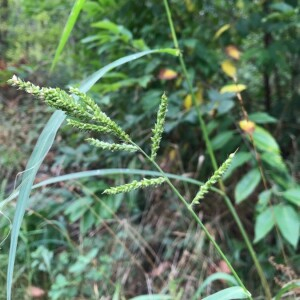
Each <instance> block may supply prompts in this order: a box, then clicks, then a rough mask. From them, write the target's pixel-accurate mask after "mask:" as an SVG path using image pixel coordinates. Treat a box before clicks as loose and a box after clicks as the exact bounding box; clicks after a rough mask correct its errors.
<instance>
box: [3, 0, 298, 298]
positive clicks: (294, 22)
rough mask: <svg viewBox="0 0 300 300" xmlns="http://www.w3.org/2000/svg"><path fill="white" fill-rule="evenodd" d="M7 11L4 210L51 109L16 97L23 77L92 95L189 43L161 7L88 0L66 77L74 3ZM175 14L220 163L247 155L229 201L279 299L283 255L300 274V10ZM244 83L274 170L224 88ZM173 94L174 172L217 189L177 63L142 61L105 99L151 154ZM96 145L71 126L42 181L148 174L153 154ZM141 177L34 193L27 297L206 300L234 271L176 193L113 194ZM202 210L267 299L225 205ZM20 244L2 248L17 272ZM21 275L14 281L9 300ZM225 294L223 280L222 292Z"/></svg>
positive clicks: (27, 231)
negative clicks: (196, 299) (67, 31)
mask: <svg viewBox="0 0 300 300" xmlns="http://www.w3.org/2000/svg"><path fill="white" fill-rule="evenodd" d="M0 4H1V10H0V15H1V26H0V53H1V57H0V84H1V85H0V86H1V92H0V97H1V98H0V107H1V111H2V113H1V116H0V120H1V123H0V126H1V127H0V164H1V169H0V176H1V190H0V197H1V199H4V198H5V195H7V194H9V192H11V191H12V189H13V187H14V185H15V184H16V183H17V182H18V178H17V177H16V174H17V173H18V172H20V171H23V170H24V168H25V164H26V160H27V158H28V157H29V155H30V152H31V151H32V148H33V145H34V143H35V141H36V139H37V137H38V134H39V132H40V131H41V129H42V128H43V126H44V124H45V123H46V120H47V119H48V117H49V116H50V113H51V111H50V109H48V108H46V107H45V106H44V105H43V104H42V103H39V102H37V101H36V100H33V99H32V98H31V97H28V96H26V95H23V94H20V93H19V92H16V91H15V90H14V89H12V88H10V87H9V86H7V85H6V83H5V82H6V80H7V79H9V78H10V77H11V76H12V74H17V75H18V76H20V77H22V78H24V79H26V80H31V81H33V82H35V83H37V84H40V85H46V86H59V87H62V88H65V87H66V86H68V85H73V86H74V85H75V86H76V85H78V83H79V82H80V81H81V80H83V79H84V78H86V77H87V76H88V75H90V74H91V73H93V72H95V71H96V70H97V69H99V68H101V67H103V66H105V65H107V64H108V63H110V62H112V61H114V60H116V59H118V58H121V57H123V56H125V55H128V54H132V53H135V52H138V51H143V50H146V49H155V48H165V47H173V42H172V38H171V34H170V29H169V26H168V22H167V18H166V15H165V11H164V6H163V4H162V1H161V0H145V1H138V0H130V1H129V0H118V1H116V0H93V1H86V2H85V4H84V8H83V12H82V13H81V15H80V18H79V20H78V21H77V23H76V26H75V28H74V30H73V33H72V36H71V38H70V40H69V41H68V44H67V46H66V47H65V49H64V51H63V53H62V57H61V59H60V61H59V62H58V65H57V66H56V68H55V69H54V71H53V72H52V73H49V69H50V65H51V62H52V60H53V57H54V52H55V49H56V47H57V44H58V41H59V38H60V36H61V33H62V28H63V26H64V24H65V22H66V20H67V17H68V15H69V12H70V10H71V8H72V5H73V1H70V0H64V1H46V0H45V1H33V0H1V1H0ZM170 5H171V10H172V15H173V19H174V23H175V30H176V32H177V34H178V38H179V44H180V49H181V51H182V54H183V56H184V59H185V61H186V64H187V68H188V74H189V76H190V78H191V80H192V83H193V87H194V92H195V94H196V98H197V101H198V103H199V104H200V107H201V112H202V114H203V117H204V119H205V121H206V124H207V127H208V130H209V136H210V138H211V140H212V146H213V149H214V151H215V153H216V156H217V160H218V163H219V164H220V163H222V162H223V161H224V160H225V159H226V157H227V156H228V154H229V153H231V152H234V151H235V150H236V149H237V148H238V147H239V152H238V154H237V157H236V160H235V161H234V163H233V165H232V167H231V168H230V170H229V171H228V172H227V174H226V176H225V184H226V187H227V192H228V195H230V196H232V199H234V201H235V205H236V209H237V211H238V213H239V215H240V217H241V219H242V221H243V223H244V224H245V226H246V228H247V231H248V233H249V235H250V236H251V237H253V239H254V242H255V248H256V250H257V252H258V253H259V258H260V260H261V263H262V264H263V266H264V270H265V272H266V275H267V277H268V280H269V283H270V284H271V286H272V289H273V290H274V291H276V290H277V289H279V284H280V283H286V282H289V281H291V280H292V279H294V278H293V276H292V275H291V273H289V272H288V271H286V272H285V273H284V272H282V271H281V272H280V271H279V270H277V269H276V266H275V265H274V264H273V265H272V264H271V263H270V262H269V258H270V257H271V256H274V257H275V261H277V262H280V263H283V264H284V265H285V266H286V268H287V270H292V269H293V268H294V270H293V272H295V273H296V272H297V271H299V270H297V269H296V266H297V263H298V266H299V254H297V252H296V250H297V245H298V238H299V228H300V224H299V210H298V208H299V205H300V198H299V195H300V187H299V185H298V183H297V182H299V179H300V173H299V159H300V155H299V146H300V145H299V143H300V141H299V138H297V137H298V136H299V129H300V117H299V111H300V107H299V103H300V90H299V86H300V85H299V72H300V71H299V56H300V35H299V30H300V29H299V26H300V20H299V5H298V1H297V0H286V1H276V0H273V1H263V0H261V1H259V0H257V1H247V0H229V1H224V0H216V1H206V0H199V1H195V0H184V1H183V0H172V1H170ZM232 72H233V73H232ZM235 73H236V74H235ZM232 74H234V75H232ZM233 77H234V78H237V82H238V83H239V84H243V85H245V88H246V89H245V90H244V91H243V92H242V97H243V103H244V106H245V109H246V111H247V112H248V114H249V118H250V120H251V121H252V122H254V123H255V126H256V129H255V131H254V133H253V139H254V142H255V145H256V150H257V153H258V156H259V159H257V157H256V155H255V153H254V151H253V148H252V146H251V141H250V140H249V138H248V135H247V130H249V128H248V129H247V128H245V127H243V126H242V125H241V123H239V122H240V120H242V119H243V115H242V111H241V106H240V105H239V101H238V99H237V97H236V94H235V93H234V89H233V90H232V86H231V90H230V89H229V92H225V93H224V92H223V91H224V90H223V91H222V88H224V87H225V86H228V85H235V82H234V80H233ZM163 91H166V93H167V95H168V97H169V102H170V104H169V110H168V115H167V120H166V130H165V135H164V139H163V142H162V147H161V150H160V155H159V163H160V165H161V166H162V167H163V169H164V170H165V171H166V172H170V173H175V174H184V175H186V176H189V177H193V178H197V179H199V180H202V181H205V180H206V179H207V178H208V177H209V176H210V175H211V174H212V167H211V163H210V160H209V158H208V154H207V152H206V149H205V143H204V140H203V136H202V133H201V130H200V128H199V124H198V118H197V115H196V113H195V109H194V108H193V104H192V101H191V95H190V94H189V91H188V87H187V82H186V80H185V78H184V76H183V73H182V70H181V69H180V65H179V63H178V61H177V59H176V58H174V57H168V56H146V57H143V58H142V59H139V60H136V61H133V62H131V63H130V64H127V65H124V66H122V68H119V69H117V70H114V71H112V72H110V73H108V74H107V75H106V76H105V77H104V78H103V79H102V80H101V81H100V82H99V83H97V84H96V85H95V86H94V88H93V89H92V91H91V92H90V95H91V96H92V97H93V98H94V99H95V100H96V101H97V103H98V104H99V105H101V107H103V110H105V111H107V112H108V113H109V114H110V116H111V117H113V118H114V119H115V120H117V122H118V123H119V124H120V125H122V127H123V128H124V129H126V130H127V131H128V132H129V133H130V134H131V136H132V137H133V139H135V140H136V141H138V142H139V144H140V145H141V146H143V147H144V148H146V149H147V147H148V145H149V139H150V136H151V131H150V128H152V127H153V124H154V120H155V115H156V111H157V106H158V104H159V101H160V96H161V94H162V93H163ZM246 127H247V126H246ZM85 136H86V134H85V133H78V132H77V131H75V130H73V129H71V128H68V127H66V126H64V127H63V128H62V129H61V130H60V132H59V134H58V136H57V138H56V143H55V145H54V147H53V148H52V149H51V150H50V152H49V154H48V156H47V157H46V160H45V162H44V164H43V165H42V168H41V170H40V172H39V174H38V177H37V181H42V180H44V179H47V178H49V177H53V176H57V175H61V174H67V173H71V172H76V171H81V170H91V169H101V168H133V169H142V168H144V169H147V165H145V162H144V161H143V159H142V158H141V157H139V156H134V157H132V156H129V157H128V156H127V155H124V154H122V153H118V154H110V153H107V152H102V151H99V150H97V149H95V148H92V147H90V146H89V145H87V143H86V142H85V141H84V139H85ZM259 167H261V169H262V170H263V173H261V172H260V171H259ZM262 174H263V175H264V177H265V182H263V177H262ZM132 177H134V176H133V175H132ZM127 180H128V179H127V177H124V176H119V177H116V176H113V177H111V178H110V179H109V180H104V179H99V178H89V179H88V180H80V181H78V182H77V181H72V182H68V183H65V182H61V183H58V184H56V185H53V186H51V187H47V188H43V189H42V190H39V191H38V192H34V193H33V194H32V198H31V202H32V203H30V208H29V209H28V213H27V214H26V217H25V220H24V223H23V227H22V234H21V237H20V244H19V245H20V246H19V249H18V256H17V260H18V261H17V266H18V271H16V275H15V286H16V289H15V290H14V293H15V299H25V298H26V297H28V298H30V297H34V295H35V294H34V292H37V291H38V290H39V292H40V293H41V294H43V295H42V296H41V297H44V298H45V299H110V298H109V296H111V295H113V294H114V293H116V291H119V290H120V294H122V295H124V297H131V296H135V295H140V294H143V293H144V294H147V293H150V292H153V293H158V292H162V291H163V292H168V293H169V294H171V295H177V296H176V297H178V295H181V296H180V297H182V298H178V299H192V297H193V295H196V292H197V289H198V287H199V286H200V283H201V282H202V281H203V279H204V278H206V277H207V276H208V275H210V274H212V273H215V272H225V273H226V272H227V271H228V270H227V269H226V267H224V264H223V262H222V261H221V260H220V258H218V256H217V255H216V254H215V253H214V250H213V249H212V248H211V246H210V245H209V244H208V243H207V242H206V240H205V238H204V236H203V233H202V232H201V231H200V230H199V229H198V228H197V227H196V226H195V224H193V222H191V221H190V220H189V219H188V218H186V216H185V214H184V211H183V209H182V208H181V207H180V205H179V204H177V203H176V201H175V200H176V199H174V196H173V195H172V194H171V193H170V192H169V191H168V190H164V188H161V189H158V190H155V191H146V192H140V191H139V192H132V193H130V194H129V195H120V196H118V197H107V196H105V197H103V196H102V195H101V193H102V191H103V190H104V189H105V188H106V187H107V186H108V185H113V184H120V183H123V182H125V181H126V182H127ZM178 185H179V186H180V188H181V189H182V191H183V193H184V195H185V196H186V198H187V199H190V198H193V195H194V194H195V192H196V188H195V187H192V186H187V185H186V184H180V183H178ZM178 206H179V207H178ZM13 211H14V206H13V205H10V206H7V207H6V208H5V210H4V211H3V213H5V215H7V216H9V217H12V216H13ZM181 211H182V213H180V212H181ZM199 214H200V215H201V216H202V218H203V220H204V222H205V223H206V224H207V225H208V226H209V228H211V232H212V234H213V235H214V236H215V238H216V239H217V240H218V241H219V242H220V243H221V244H222V247H223V248H224V249H225V250H226V251H225V252H226V253H230V256H231V257H230V259H231V261H233V262H234V264H235V266H236V267H237V269H238V270H239V271H240V273H241V274H242V277H243V279H244V281H245V283H246V285H247V287H249V289H250V290H251V292H253V294H254V295H255V296H258V295H260V294H261V291H260V289H257V286H259V283H258V282H257V281H258V278H257V275H256V273H255V270H254V269H253V264H252V261H251V259H250V257H249V255H248V254H247V252H246V250H245V246H244V244H243V242H242V240H241V237H240V234H239V233H238V232H237V230H236V226H235V224H234V223H233V222H232V219H231V217H230V216H229V214H228V212H227V210H226V208H225V206H224V205H223V203H222V202H221V201H220V199H219V198H218V196H217V195H215V194H210V195H209V196H208V197H207V199H206V201H204V202H203V204H201V206H200V207H199ZM271 215H272V216H271ZM270 216H271V217H270ZM287 216H288V217H287ZM287 220H288V221H287ZM0 226H1V232H3V233H1V236H3V237H4V236H5V235H6V234H7V232H8V220H7V219H6V218H1V219H0ZM8 246H9V245H8V243H7V242H6V243H5V244H4V245H2V247H3V248H2V250H4V251H1V253H0V255H1V260H0V261H1V268H0V269H1V270H5V268H6V265H7V253H8V252H7V249H8ZM283 254H284V255H283ZM283 257H284V259H283ZM291 272H292V271H291ZM295 276H296V275H295ZM5 278H6V274H5V272H4V271H0V284H1V286H2V288H1V289H0V290H1V292H0V293H2V294H0V297H2V298H1V299H4V294H5V288H4V286H5ZM223 285H224V283H222V282H219V283H217V284H214V285H213V286H212V289H213V290H217V289H218V288H220V287H222V286H223ZM38 287H39V289H38ZM208 292H210V291H208ZM46 294H47V295H46ZM24 295H26V296H24ZM101 296H103V297H104V296H107V297H108V298H101ZM174 299H176V298H175V296H174Z"/></svg>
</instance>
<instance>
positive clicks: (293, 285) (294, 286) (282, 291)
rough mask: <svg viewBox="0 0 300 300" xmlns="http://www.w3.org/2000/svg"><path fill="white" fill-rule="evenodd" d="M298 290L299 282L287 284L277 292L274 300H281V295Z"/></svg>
mask: <svg viewBox="0 0 300 300" xmlns="http://www.w3.org/2000/svg"><path fill="white" fill-rule="evenodd" d="M299 288H300V281H296V282H291V283H288V284H287V285H285V286H284V287H283V288H281V289H280V290H279V292H278V293H277V295H276V296H275V300H281V299H282V296H283V294H285V293H287V292H289V291H291V290H294V289H299Z"/></svg>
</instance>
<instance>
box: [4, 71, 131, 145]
mask: <svg viewBox="0 0 300 300" xmlns="http://www.w3.org/2000/svg"><path fill="white" fill-rule="evenodd" d="M8 83H9V84H11V85H13V86H18V87H19V88H20V89H22V90H24V91H26V92H27V93H30V94H32V95H34V96H37V97H39V98H40V99H42V100H44V101H45V102H46V103H47V104H48V105H49V106H51V107H53V108H56V109H59V110H62V111H64V112H65V113H66V114H67V115H68V116H69V117H72V118H74V120H69V124H70V125H72V126H74V127H77V128H79V129H83V130H91V131H98V132H104V133H112V134H114V135H115V136H117V137H118V138H120V139H121V140H123V141H126V142H131V140H130V137H129V135H128V134H127V133H126V132H125V131H124V130H123V129H122V128H121V127H120V126H119V125H117V123H116V122H114V121H113V120H111V119H110V118H109V117H108V116H107V115H106V114H105V113H104V112H102V111H101V109H100V107H99V106H98V105H97V104H96V103H95V102H94V100H93V99H91V98H90V97H88V96H87V95H86V94H85V93H82V92H81V91H79V90H78V89H75V88H70V89H69V91H70V93H71V94H74V95H76V96H78V97H79V99H78V100H75V99H74V98H73V97H72V96H71V95H69V94H68V93H66V92H65V91H63V90H61V89H59V88H56V89H54V88H40V87H38V86H35V85H34V84H32V83H31V82H25V81H23V80H21V79H20V78H18V77H17V76H16V75H14V76H13V77H12V78H11V79H10V80H8ZM90 122H93V123H95V124H90Z"/></svg>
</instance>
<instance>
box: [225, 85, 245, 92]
mask: <svg viewBox="0 0 300 300" xmlns="http://www.w3.org/2000/svg"><path fill="white" fill-rule="evenodd" d="M246 88H247V86H246V85H244V84H229V85H225V86H223V87H222V88H221V90H220V93H221V94H223V93H240V92H242V91H244V90H245V89H246Z"/></svg>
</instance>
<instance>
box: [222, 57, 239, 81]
mask: <svg viewBox="0 0 300 300" xmlns="http://www.w3.org/2000/svg"><path fill="white" fill-rule="evenodd" d="M221 68H222V70H223V72H224V73H225V74H226V75H228V76H229V77H231V78H233V79H235V78H236V67H235V66H234V64H233V63H232V62H231V61H230V60H224V61H223V62H222V64H221Z"/></svg>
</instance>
